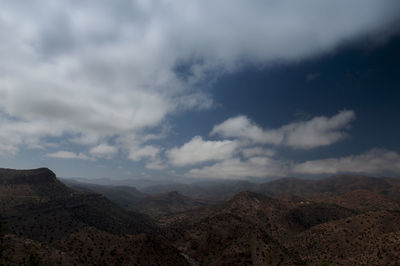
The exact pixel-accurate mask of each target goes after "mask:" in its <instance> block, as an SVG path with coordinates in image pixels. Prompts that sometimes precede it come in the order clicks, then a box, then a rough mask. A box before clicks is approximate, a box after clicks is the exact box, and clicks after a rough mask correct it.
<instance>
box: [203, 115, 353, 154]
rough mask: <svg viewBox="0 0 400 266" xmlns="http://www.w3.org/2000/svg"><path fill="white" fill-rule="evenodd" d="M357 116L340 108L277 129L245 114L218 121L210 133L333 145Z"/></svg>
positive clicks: (301, 144)
mask: <svg viewBox="0 0 400 266" xmlns="http://www.w3.org/2000/svg"><path fill="white" fill-rule="evenodd" d="M354 119H355V114H354V112H353V111H341V112H339V113H338V114H337V115H335V116H332V117H324V116H320V117H315V118H313V119H311V120H308V121H302V122H295V123H291V124H288V125H284V126H282V127H280V128H278V129H271V130H263V129H262V128H261V127H259V126H258V125H256V124H254V123H253V122H252V121H250V119H248V118H247V117H245V116H237V117H234V118H230V119H228V120H226V121H225V122H223V123H221V124H219V125H216V126H215V127H214V128H213V130H212V131H211V135H216V134H218V135H221V136H223V137H235V138H240V139H245V140H249V141H252V142H254V143H261V144H273V145H282V146H289V147H292V148H299V149H311V148H316V147H320V146H327V145H331V144H333V143H335V142H338V141H340V140H343V139H344V138H345V137H346V136H347V134H346V133H345V132H344V130H345V129H348V128H349V126H350V122H351V121H352V120H354Z"/></svg>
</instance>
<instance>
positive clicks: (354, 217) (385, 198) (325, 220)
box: [161, 176, 400, 265]
mask: <svg viewBox="0 0 400 266" xmlns="http://www.w3.org/2000/svg"><path fill="white" fill-rule="evenodd" d="M270 185H271V186H270V187H268V186H267V184H265V187H263V186H261V187H259V188H261V189H262V191H263V192H264V193H268V194H272V195H271V196H266V195H262V194H259V193H255V192H250V191H245V192H240V193H238V194H236V195H235V196H234V197H232V199H230V200H229V201H226V202H223V203H221V204H219V205H218V206H215V207H209V208H207V209H202V210H201V211H193V210H191V211H188V212H186V213H185V212H184V213H180V214H179V215H176V216H171V217H167V218H164V219H162V224H161V225H162V226H163V227H164V230H165V231H166V232H167V235H166V237H167V238H168V239H169V241H171V243H173V244H174V245H175V247H176V248H177V249H178V250H180V251H182V252H183V253H184V254H187V255H188V256H190V257H191V258H193V259H194V260H196V261H197V262H198V263H200V265H203V264H210V265H239V264H240V265H330V264H333V265H336V264H339V265H367V264H368V265H394V264H393V262H395V261H396V260H397V259H396V258H400V250H399V249H398V248H397V247H398V246H400V237H399V236H400V223H399V217H400V216H399V215H400V208H399V205H398V203H397V202H396V201H395V200H394V198H393V195H394V191H397V189H398V187H397V186H398V180H396V179H393V180H392V179H386V178H382V179H379V178H371V177H363V176H334V177H330V178H327V179H323V180H298V179H293V178H290V179H283V180H278V181H274V182H272V183H271V184H270ZM267 189H268V191H267ZM280 193H282V194H280ZM291 193H293V194H294V195H293V194H291ZM385 239H386V240H385Z"/></svg>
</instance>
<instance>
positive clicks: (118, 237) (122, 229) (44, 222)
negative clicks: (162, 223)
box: [0, 168, 187, 265]
mask: <svg viewBox="0 0 400 266" xmlns="http://www.w3.org/2000/svg"><path fill="white" fill-rule="evenodd" d="M0 192H1V193H0V203H1V204H0V218H1V220H2V221H3V222H4V225H5V227H6V228H7V231H8V234H11V235H10V236H7V239H11V240H8V242H9V243H14V244H15V245H14V246H16V247H18V246H21V245H20V244H18V243H21V242H29V241H31V242H30V243H33V244H32V245H31V246H32V247H35V252H36V253H38V254H42V255H43V254H50V253H54V252H56V253H57V250H58V251H60V252H65V253H67V254H68V257H70V258H72V260H73V261H75V262H78V265H87V264H92V263H93V264H95V263H94V262H95V261H96V260H94V254H97V253H99V254H100V255H101V257H99V258H101V259H98V261H97V262H98V263H104V262H105V261H115V257H116V256H118V261H120V262H121V263H122V264H125V265H132V264H134V263H140V262H143V261H148V262H149V263H154V264H157V263H162V262H163V261H170V262H174V264H176V265H186V264H187V262H186V259H185V258H184V257H183V256H182V255H180V254H179V253H178V252H177V250H176V249H175V248H173V247H172V246H169V245H168V244H165V243H164V242H165V241H163V240H162V239H161V235H160V234H159V231H158V229H157V228H156V227H155V226H154V225H153V222H152V221H151V219H149V218H148V217H147V216H146V215H144V214H140V213H137V212H132V211H127V210H124V209H122V208H120V207H118V206H117V205H116V204H114V203H112V202H111V201H110V200H108V199H107V198H105V197H104V196H102V195H99V194H93V193H84V192H79V191H76V190H73V189H71V188H69V187H67V186H65V185H64V184H63V183H61V182H60V181H59V180H58V179H57V178H56V176H55V174H54V173H53V172H52V171H50V170H49V169H46V168H40V169H35V170H12V169H0ZM84 236H86V238H85V237H84ZM88 237H89V238H94V237H95V238H96V240H95V241H94V242H93V243H92V244H88V243H87V238H88ZM3 239H4V236H3ZM13 239H14V240H13ZM2 241H3V240H2ZM38 243H39V244H38ZM101 243H102V244H101ZM106 243H113V245H114V246H109V245H108V244H106ZM132 243H134V244H132ZM98 244H100V245H105V246H106V247H103V248H101V247H99V246H97V245H98ZM5 246H7V245H5ZM44 247H46V248H44ZM121 247H123V249H121ZM12 248H13V249H15V247H12ZM125 249H126V250H127V251H129V253H127V252H126V251H125ZM143 249H144V250H143ZM46 250H48V251H46ZM44 251H46V252H47V253H46V252H44ZM102 251H103V253H102ZM21 252H22V253H23V252H25V253H26V254H25V255H26V256H25V257H27V258H28V259H29V257H32V256H31V254H29V252H30V250H27V249H25V250H24V251H21ZM21 252H20V253H21ZM106 252H107V253H106ZM6 253H7V251H5V254H6ZM21 256H22V255H21ZM21 256H19V257H21ZM96 256H97V255H96ZM22 257H23V256H22ZM42 257H43V256H42ZM50 257H53V256H50ZM37 258H40V256H39V255H38V257H37ZM96 258H97V257H96ZM54 259H55V260H56V261H58V260H59V259H60V258H58V257H54ZM53 262H54V261H53ZM62 263H64V262H62ZM65 265H69V262H67V261H65Z"/></svg>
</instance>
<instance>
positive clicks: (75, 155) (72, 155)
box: [45, 151, 93, 160]
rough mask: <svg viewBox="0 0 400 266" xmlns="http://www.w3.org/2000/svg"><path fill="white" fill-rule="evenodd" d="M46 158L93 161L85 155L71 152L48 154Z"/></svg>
mask: <svg viewBox="0 0 400 266" xmlns="http://www.w3.org/2000/svg"><path fill="white" fill-rule="evenodd" d="M45 156H46V157H50V158H58V159H79V160H93V159H92V158H90V157H88V156H87V155H85V154H83V153H74V152H70V151H57V152H53V153H47V154H46V155H45Z"/></svg>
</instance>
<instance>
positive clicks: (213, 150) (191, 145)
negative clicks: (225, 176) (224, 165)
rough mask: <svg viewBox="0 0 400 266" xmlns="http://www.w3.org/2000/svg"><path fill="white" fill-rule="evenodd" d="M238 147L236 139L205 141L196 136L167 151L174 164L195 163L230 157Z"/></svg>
mask: <svg viewBox="0 0 400 266" xmlns="http://www.w3.org/2000/svg"><path fill="white" fill-rule="evenodd" d="M237 147H238V143H237V142H236V141H231V140H223V141H204V140H203V138H202V137H200V136H196V137H194V138H193V139H192V140H191V141H189V142H187V143H185V144H184V145H183V146H182V147H179V148H173V149H171V150H169V151H167V157H168V159H169V161H170V163H171V164H172V165H174V166H185V165H193V164H197V163H202V162H208V161H218V160H224V159H227V158H230V157H232V155H233V153H234V152H235V150H236V148H237Z"/></svg>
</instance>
